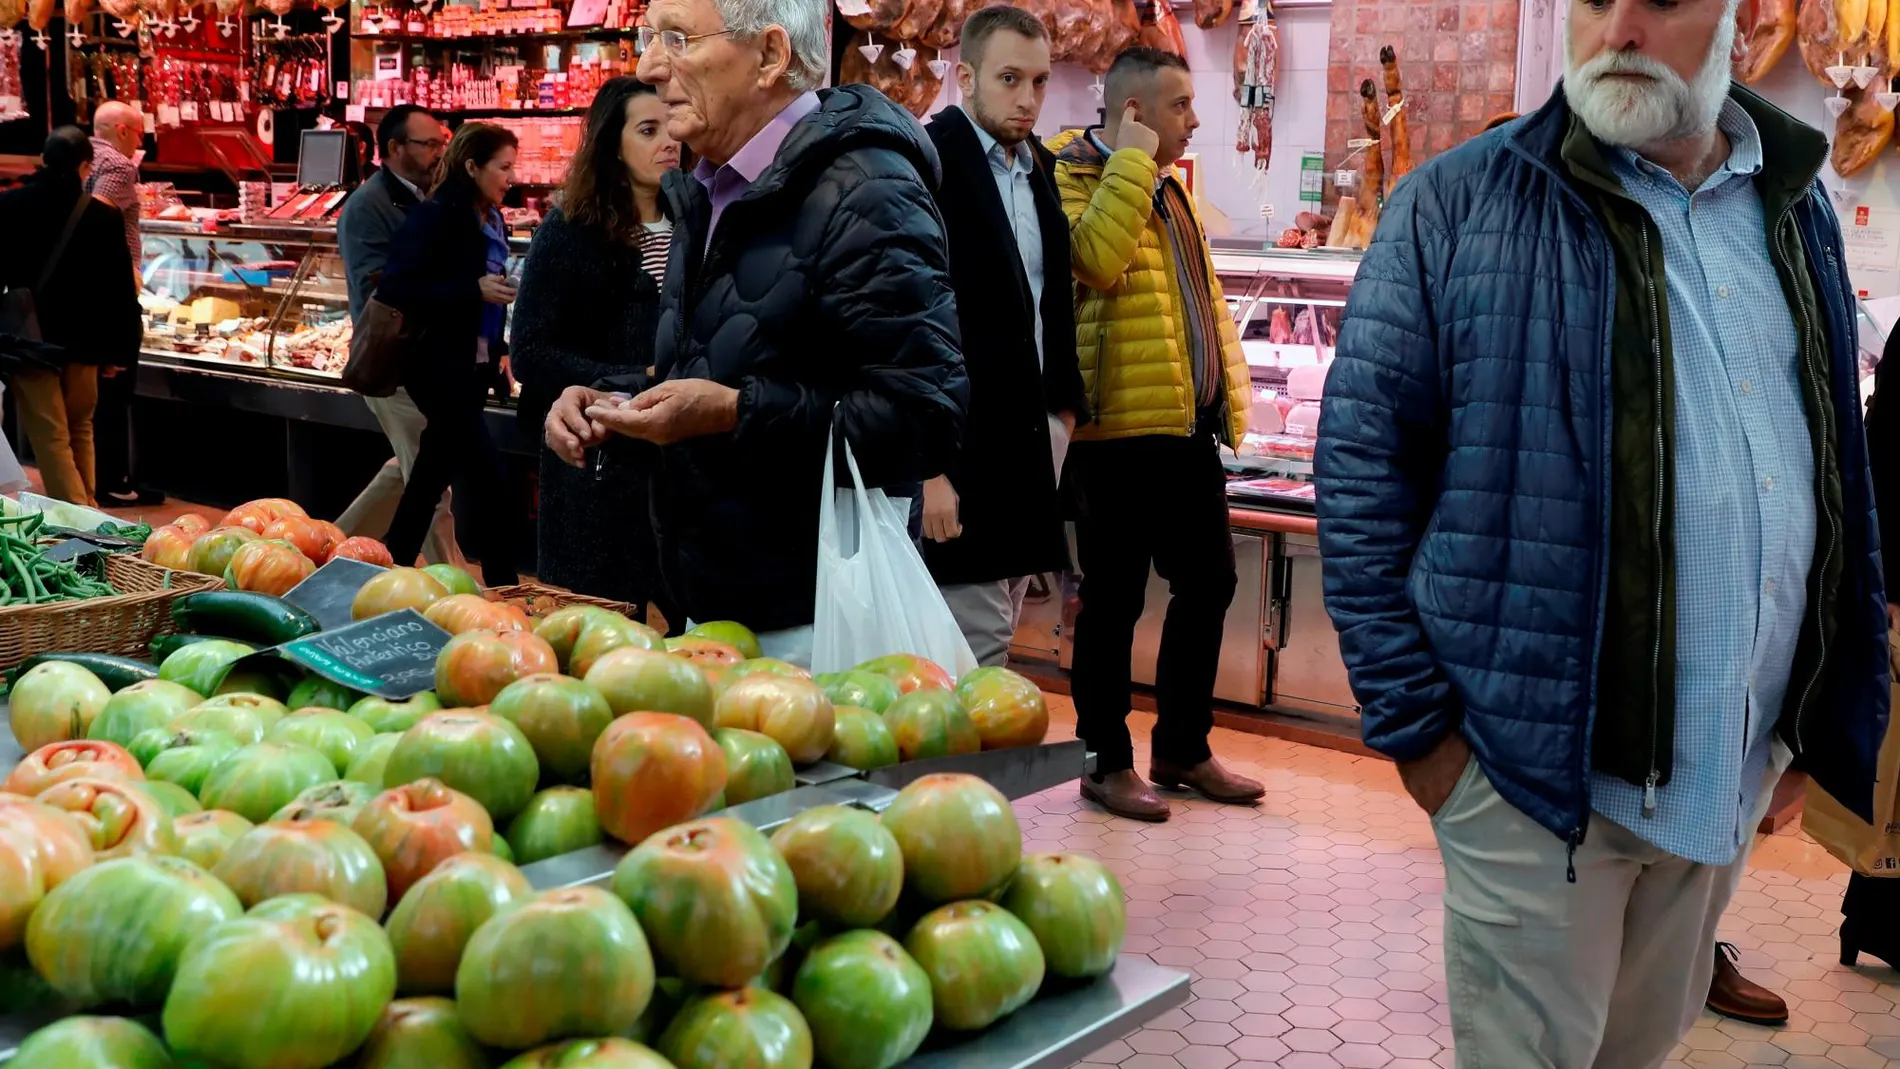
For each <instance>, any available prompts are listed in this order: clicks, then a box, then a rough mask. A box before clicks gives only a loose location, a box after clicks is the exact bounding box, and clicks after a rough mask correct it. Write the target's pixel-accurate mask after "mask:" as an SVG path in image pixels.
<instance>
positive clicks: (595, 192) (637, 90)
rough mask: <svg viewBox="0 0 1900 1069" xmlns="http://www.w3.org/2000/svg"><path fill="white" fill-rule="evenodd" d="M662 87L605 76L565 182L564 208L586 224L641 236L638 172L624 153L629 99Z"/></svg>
mask: <svg viewBox="0 0 1900 1069" xmlns="http://www.w3.org/2000/svg"><path fill="white" fill-rule="evenodd" d="M658 92H659V90H657V89H655V88H654V87H653V86H650V85H648V84H647V83H645V82H643V81H641V80H640V79H638V78H633V77H629V76H624V75H623V76H621V77H619V78H609V79H608V80H607V81H606V82H603V83H602V84H601V87H600V91H599V92H598V93H596V94H595V95H594V104H593V106H592V107H590V108H588V109H587V133H586V135H585V136H584V138H583V140H582V141H581V148H580V151H579V152H577V153H575V154H574V162H573V164H572V165H570V166H569V167H568V169H567V181H566V182H565V183H564V184H563V185H562V187H561V211H562V212H563V213H564V214H566V216H567V217H568V218H569V219H572V220H573V221H574V222H576V223H579V224H580V225H582V226H590V227H599V228H600V229H602V230H605V231H606V232H607V233H608V234H609V235H610V236H611V237H613V239H614V240H616V241H621V242H625V243H627V244H632V243H633V242H634V241H635V240H637V239H638V238H639V236H640V218H639V216H638V215H637V214H635V212H634V208H633V177H632V176H631V175H629V174H628V173H627V165H626V164H625V163H624V162H622V161H621V159H620V137H621V134H622V133H623V132H625V130H626V128H627V102H628V101H630V100H632V99H634V98H635V97H641V96H652V95H654V94H656V93H658Z"/></svg>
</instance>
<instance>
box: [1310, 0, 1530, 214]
mask: <svg viewBox="0 0 1900 1069" xmlns="http://www.w3.org/2000/svg"><path fill="white" fill-rule="evenodd" d="M1518 6H1519V0H1333V11H1332V19H1333V26H1332V30H1333V35H1332V50H1331V57H1330V64H1329V66H1328V69H1327V75H1326V77H1327V85H1326V90H1327V91H1326V168H1327V173H1328V174H1329V175H1330V174H1331V172H1332V170H1333V169H1334V168H1336V167H1338V166H1339V165H1340V163H1341V161H1343V160H1344V159H1345V158H1346V155H1347V151H1348V150H1347V148H1346V142H1347V141H1348V140H1349V139H1353V138H1362V137H1364V136H1366V135H1365V124H1364V123H1363V122H1362V121H1361V119H1360V113H1359V101H1360V98H1359V83H1360V82H1361V81H1362V80H1363V79H1366V78H1371V79H1372V84H1373V86H1374V87H1375V88H1377V89H1378V90H1379V101H1380V104H1381V106H1382V107H1383V104H1384V101H1385V81H1384V75H1383V72H1382V70H1381V69H1380V67H1379V49H1380V48H1381V47H1383V46H1385V45H1388V44H1389V45H1391V46H1392V47H1393V48H1395V49H1396V50H1397V51H1398V58H1399V74H1400V75H1401V76H1402V77H1403V79H1404V83H1405V99H1406V105H1405V112H1406V121H1407V122H1408V123H1409V124H1410V127H1411V130H1410V133H1411V141H1412V159H1413V161H1414V163H1419V162H1423V161H1424V160H1425V158H1426V157H1428V156H1430V155H1432V154H1433V153H1436V152H1443V151H1444V150H1446V149H1448V148H1450V147H1452V146H1453V145H1456V144H1458V143H1459V142H1461V141H1463V140H1465V139H1466V138H1468V137H1470V136H1471V135H1473V134H1475V133H1477V132H1478V131H1480V130H1482V129H1484V124H1485V123H1486V122H1487V121H1488V120H1489V119H1490V118H1491V117H1492V116H1493V115H1496V114H1498V113H1499V112H1503V111H1510V110H1512V105H1513V102H1514V100H1515V94H1516V91H1517V25H1518ZM1387 157H1388V160H1389V159H1390V152H1389V150H1388V152H1387ZM1355 166H1356V164H1355ZM1328 196H1329V198H1330V196H1331V183H1330V182H1328Z"/></svg>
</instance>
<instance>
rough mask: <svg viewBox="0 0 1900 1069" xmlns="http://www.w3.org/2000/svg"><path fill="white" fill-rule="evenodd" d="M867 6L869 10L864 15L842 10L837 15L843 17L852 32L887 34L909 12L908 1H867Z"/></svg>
mask: <svg viewBox="0 0 1900 1069" xmlns="http://www.w3.org/2000/svg"><path fill="white" fill-rule="evenodd" d="M868 5H869V9H870V10H869V12H868V13H866V14H849V13H846V11H845V9H842V8H841V9H840V11H839V13H840V14H843V15H844V20H845V21H846V22H848V23H850V24H851V28H852V29H854V30H871V31H873V32H875V33H879V34H887V33H890V32H891V27H893V26H896V25H897V24H898V22H899V21H900V20H902V19H903V17H904V14H905V12H907V11H909V10H910V0H868Z"/></svg>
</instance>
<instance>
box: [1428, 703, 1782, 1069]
mask: <svg viewBox="0 0 1900 1069" xmlns="http://www.w3.org/2000/svg"><path fill="white" fill-rule="evenodd" d="M1774 745H1775V757H1774V759H1773V760H1772V761H1771V762H1770V767H1769V774H1768V776H1767V782H1766V783H1765V784H1764V785H1763V788H1762V791H1761V796H1760V799H1759V800H1758V802H1757V805H1756V810H1755V819H1754V820H1753V821H1752V822H1751V825H1750V826H1753V825H1755V824H1759V823H1760V822H1761V816H1762V814H1763V813H1764V812H1765V811H1766V810H1767V807H1768V801H1769V798H1770V797H1771V796H1772V795H1773V793H1774V785H1775V783H1776V782H1777V781H1779V780H1780V779H1781V772H1782V771H1783V770H1784V769H1786V768H1787V767H1788V761H1789V755H1788V752H1787V749H1786V747H1784V746H1783V745H1782V744H1781V743H1780V742H1779V741H1777V742H1775V744H1774ZM1432 829H1433V831H1434V832H1436V833H1437V836H1438V846H1439V851H1440V852H1441V853H1442V854H1443V855H1444V859H1445V982H1446V987H1447V988H1448V990H1449V997H1450V1002H1451V1026H1452V1035H1453V1037H1454V1039H1455V1040H1456V1043H1457V1065H1458V1069H1656V1067H1658V1066H1661V1065H1662V1064H1663V1062H1664V1061H1665V1060H1666V1059H1667V1058H1668V1057H1669V1054H1670V1052H1671V1051H1672V1050H1674V1049H1675V1046H1676V1044H1677V1043H1678V1042H1679V1041H1681V1039H1682V1037H1683V1036H1685V1035H1687V1034H1688V1032H1689V1028H1690V1026H1692V1025H1693V1024H1694V1023H1695V1021H1696V1017H1697V1015H1698V1014H1700V1013H1701V1011H1702V1005H1703V1003H1704V1001H1705V1000H1706V999H1707V997H1708V991H1709V980H1710V977H1711V975H1712V973H1713V972H1714V967H1715V929H1716V924H1717V922H1719V921H1720V920H1721V918H1722V911H1723V910H1724V909H1726V908H1727V907H1728V902H1729V899H1730V897H1732V896H1733V895H1734V893H1735V888H1736V885H1737V884H1739V883H1740V882H1741V878H1742V872H1743V870H1744V869H1745V868H1746V867H1747V865H1748V854H1749V849H1748V848H1747V847H1744V848H1743V849H1742V851H1741V852H1740V854H1739V856H1737V857H1736V859H1735V860H1734V861H1733V862H1732V863H1730V864H1728V865H1698V864H1695V863H1694V862H1691V861H1687V860H1684V859H1683V858H1680V857H1676V856H1674V855H1672V854H1669V853H1666V852H1664V851H1663V850H1661V849H1658V848H1657V847H1655V846H1652V845H1650V844H1649V843H1647V842H1645V841H1644V840H1642V839H1640V838H1638V837H1637V836H1636V835H1634V834H1632V833H1631V832H1630V831H1629V829H1627V828H1624V827H1621V826H1619V825H1617V824H1615V823H1613V822H1611V821H1610V820H1609V818H1607V817H1605V816H1603V815H1602V814H1600V813H1599V814H1596V815H1594V816H1593V817H1592V819H1591V821H1590V828H1589V831H1588V833H1587V834H1586V835H1585V837H1584V843H1583V845H1582V846H1580V847H1578V848H1577V855H1576V859H1575V863H1576V868H1577V882H1576V883H1574V884H1573V883H1568V882H1566V881H1565V874H1564V869H1565V864H1566V856H1565V855H1566V851H1567V846H1566V844H1565V843H1564V841H1563V840H1561V839H1559V838H1557V837H1556V836H1554V835H1552V834H1551V833H1550V832H1548V831H1546V830H1545V829H1544V828H1542V827H1540V826H1538V825H1537V824H1536V823H1534V822H1533V821H1532V820H1531V819H1530V818H1529V817H1527V816H1525V815H1524V814H1523V813H1522V812H1520V811H1519V810H1518V809H1517V808H1515V807H1514V806H1512V805H1511V804H1510V803H1509V802H1506V801H1505V800H1504V799H1503V798H1501V797H1499V795H1498V793H1497V791H1496V790H1494V789H1492V786H1491V782H1490V780H1489V779H1487V778H1486V777H1485V775H1484V773H1483V772H1482V771H1480V770H1479V768H1478V763H1477V762H1476V761H1475V760H1473V761H1472V762H1471V763H1470V764H1468V765H1467V766H1466V767H1465V773H1464V776H1463V778H1461V779H1460V780H1459V782H1458V786H1457V787H1456V788H1455V789H1454V790H1453V791H1452V795H1451V797H1450V798H1449V799H1448V800H1447V801H1446V802H1445V804H1444V806H1443V807H1441V808H1440V809H1439V811H1438V813H1437V815H1436V816H1434V817H1433V818H1432Z"/></svg>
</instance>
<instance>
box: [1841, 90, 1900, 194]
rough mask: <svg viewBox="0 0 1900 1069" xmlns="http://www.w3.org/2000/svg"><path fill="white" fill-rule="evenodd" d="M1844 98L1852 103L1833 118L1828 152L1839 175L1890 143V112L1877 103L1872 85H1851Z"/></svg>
mask: <svg viewBox="0 0 1900 1069" xmlns="http://www.w3.org/2000/svg"><path fill="white" fill-rule="evenodd" d="M1880 84H1881V85H1885V84H1886V83H1884V82H1882V83H1880ZM1847 98H1848V99H1849V100H1851V101H1853V102H1854V103H1853V105H1852V106H1851V107H1849V108H1848V109H1847V110H1846V111H1844V112H1841V117H1840V118H1839V119H1836V120H1835V121H1834V151H1833V152H1832V153H1830V154H1829V155H1830V157H1831V158H1832V159H1833V161H1834V170H1835V172H1836V173H1838V174H1839V175H1840V176H1841V177H1842V178H1847V177H1850V176H1852V175H1854V174H1856V173H1858V172H1859V171H1860V170H1861V169H1862V168H1864V167H1866V166H1867V165H1868V164H1870V163H1872V162H1874V160H1875V158H1876V157H1878V156H1879V155H1880V153H1881V150H1883V149H1885V148H1886V147H1887V146H1888V145H1890V144H1892V143H1893V112H1891V111H1889V110H1888V109H1886V108H1884V107H1881V106H1880V101H1879V100H1878V99H1876V98H1875V95H1874V90H1873V89H1871V88H1870V89H1851V90H1849V91H1848V93H1847Z"/></svg>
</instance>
